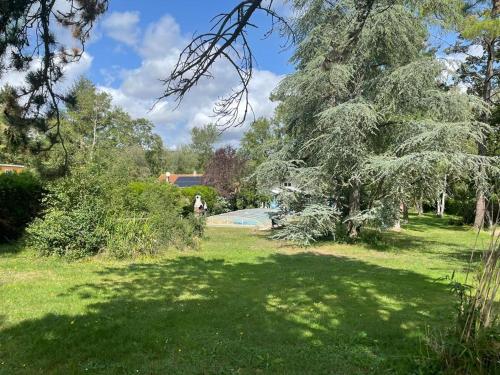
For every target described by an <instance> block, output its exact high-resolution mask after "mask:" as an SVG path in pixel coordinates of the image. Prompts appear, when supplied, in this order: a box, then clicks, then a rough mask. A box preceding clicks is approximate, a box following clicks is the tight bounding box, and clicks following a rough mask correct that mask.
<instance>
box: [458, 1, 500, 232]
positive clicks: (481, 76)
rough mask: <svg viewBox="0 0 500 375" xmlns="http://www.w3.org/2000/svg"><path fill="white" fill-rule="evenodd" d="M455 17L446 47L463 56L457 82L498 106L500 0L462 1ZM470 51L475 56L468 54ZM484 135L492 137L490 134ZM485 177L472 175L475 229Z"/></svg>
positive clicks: (481, 149) (481, 146)
mask: <svg viewBox="0 0 500 375" xmlns="http://www.w3.org/2000/svg"><path fill="white" fill-rule="evenodd" d="M459 16H460V17H459V18H458V20H457V21H456V23H455V29H456V31H457V32H458V33H459V38H458V39H457V42H456V44H455V45H454V46H453V47H452V48H449V51H450V52H452V53H463V54H465V55H466V59H465V61H464V63H463V64H461V66H460V69H459V75H458V81H459V82H460V83H462V84H465V86H466V87H467V90H468V92H469V93H471V94H473V95H477V96H478V97H480V98H482V99H483V100H484V101H485V102H486V103H488V104H489V105H490V106H492V107H495V106H498V105H499V103H500V99H499V96H498V95H499V94H500V93H499V82H500V64H499V56H500V52H499V43H500V18H499V16H500V0H479V1H478V0H462V1H461V2H460V13H459ZM473 49H475V50H476V53H472V50H473ZM478 50H479V52H478ZM480 120H481V121H483V122H492V118H491V117H490V116H489V115H488V113H485V114H484V115H483V117H482V118H481V119H480ZM495 131H498V130H495ZM488 136H489V137H495V135H494V132H493V133H490V134H488ZM487 144H488V141H481V142H478V143H477V149H478V154H479V155H480V156H488V155H489V153H488V147H487ZM487 175H488V173H487V171H486V170H485V168H484V167H483V166H481V167H480V169H479V171H478V174H477V176H476V214H475V219H474V227H475V228H478V229H479V228H481V227H482V226H483V223H484V217H485V213H486V207H487V192H488V186H487V185H488V183H487V182H488V176H487Z"/></svg>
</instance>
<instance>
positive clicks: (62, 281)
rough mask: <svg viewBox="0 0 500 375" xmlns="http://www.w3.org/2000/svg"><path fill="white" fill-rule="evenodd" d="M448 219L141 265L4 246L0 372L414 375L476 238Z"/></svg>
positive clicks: (219, 236) (208, 248) (212, 240)
mask: <svg viewBox="0 0 500 375" xmlns="http://www.w3.org/2000/svg"><path fill="white" fill-rule="evenodd" d="M446 223H447V219H442V220H438V219H435V218H432V217H431V216H427V217H422V218H417V217H412V218H411V225H407V226H406V227H405V230H404V231H403V232H401V233H387V234H385V235H384V238H383V240H379V241H377V242H376V243H375V244H372V245H356V246H352V245H335V244H331V243H321V244H319V245H318V246H316V247H314V248H310V249H306V250H304V249H297V248H292V247H289V246H285V245H284V244H282V243H281V244H280V243H277V242H273V241H269V240H267V239H266V238H265V236H264V235H263V234H259V233H253V232H252V231H250V230H244V229H220V228H217V229H209V230H208V233H207V237H206V239H205V240H204V241H203V242H202V245H201V248H200V250H197V251H185V252H182V253H180V252H176V253H169V255H168V256H165V257H162V258H161V259H143V260H135V261H133V262H132V261H129V262H117V261H109V260H103V259H93V260H87V261H81V262H75V263H67V262H65V261H63V260H58V259H54V258H49V259H47V258H45V259H44V258H37V257H35V256H33V255H32V254H30V253H29V252H27V251H22V249H19V248H18V247H15V246H11V247H3V248H1V250H0V374H74V373H89V374H191V373H195V374H223V373H228V374H229V373H240V374H253V373H283V374H323V373H328V374H358V373H359V374H372V373H401V374H406V373H408V372H409V371H410V370H411V368H412V366H413V365H412V361H411V358H412V357H413V356H415V355H417V354H418V353H419V351H420V347H421V337H422V335H423V334H424V333H425V329H426V326H427V325H433V326H435V325H437V326H439V325H442V324H444V323H450V319H451V313H452V309H453V299H452V297H451V296H450V294H449V292H448V290H447V286H446V283H447V282H446V281H445V280H439V278H441V277H443V276H446V275H450V274H451V273H452V271H453V270H456V271H457V272H458V273H459V274H460V275H462V273H463V271H464V267H465V265H466V259H467V258H468V254H469V251H470V249H471V248H472V247H473V245H474V242H475V239H476V236H475V234H474V233H473V232H472V231H470V230H468V229H466V228H462V227H453V226H448V225H447V224H446ZM487 238H488V237H487V236H486V235H484V236H481V237H480V239H479V243H478V246H479V247H486V243H487Z"/></svg>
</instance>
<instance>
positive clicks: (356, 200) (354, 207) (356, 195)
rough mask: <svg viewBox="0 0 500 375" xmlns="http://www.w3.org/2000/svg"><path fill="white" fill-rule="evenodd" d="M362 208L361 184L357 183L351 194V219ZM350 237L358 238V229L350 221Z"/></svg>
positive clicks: (353, 186)
mask: <svg viewBox="0 0 500 375" xmlns="http://www.w3.org/2000/svg"><path fill="white" fill-rule="evenodd" d="M360 208H361V184H360V182H359V181H356V182H355V183H354V184H353V185H352V187H351V191H350V193H349V217H353V216H355V215H356V214H358V213H359V210H360ZM347 229H348V231H349V237H351V238H356V237H357V236H358V232H359V230H358V227H357V225H356V224H354V223H353V221H352V220H351V221H349V225H348V228H347Z"/></svg>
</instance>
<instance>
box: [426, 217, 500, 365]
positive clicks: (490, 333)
mask: <svg viewBox="0 0 500 375" xmlns="http://www.w3.org/2000/svg"><path fill="white" fill-rule="evenodd" d="M497 223H498V220H497ZM497 226H498V224H497V225H495V226H494V227H493V228H492V235H491V240H490V243H489V247H488V250H487V251H484V252H482V255H481V261H480V262H479V264H477V265H476V264H475V263H474V256H475V253H476V251H475V250H473V251H472V252H471V256H470V259H469V267H468V271H467V275H466V278H465V281H464V282H463V283H461V282H456V281H453V276H452V283H451V284H450V285H451V288H452V291H453V292H455V294H456V295H457V296H458V304H457V319H456V325H455V327H452V328H451V329H449V330H448V332H446V333H445V334H444V335H430V338H429V345H430V348H431V352H432V353H433V354H434V355H433V356H431V357H430V359H431V360H430V361H429V362H428V364H427V366H426V370H425V371H426V373H444V374H500V322H499V316H498V315H499V314H498V309H499V301H498V297H497V296H498V290H499V288H500V267H499V266H500V264H499V263H500V262H499V258H500V236H499V235H498V234H497V231H496V229H497ZM476 243H477V240H476ZM469 280H470V281H469ZM428 359H429V358H428Z"/></svg>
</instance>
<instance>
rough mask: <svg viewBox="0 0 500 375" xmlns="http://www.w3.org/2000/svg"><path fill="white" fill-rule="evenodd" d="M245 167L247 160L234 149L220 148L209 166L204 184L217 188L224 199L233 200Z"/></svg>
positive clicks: (228, 147)
mask: <svg viewBox="0 0 500 375" xmlns="http://www.w3.org/2000/svg"><path fill="white" fill-rule="evenodd" d="M244 167H245V160H244V159H242V158H241V157H240V156H239V155H238V153H237V152H236V150H235V149H234V148H233V147H231V146H225V147H222V148H219V149H217V150H216V151H215V153H214V155H213V156H212V158H211V159H210V161H209V162H208V164H207V168H206V171H205V175H204V182H205V183H206V184H207V185H210V186H213V187H215V188H216V189H217V190H218V192H219V194H220V195H222V196H223V197H225V198H232V197H233V196H234V194H235V193H236V192H237V191H238V189H239V186H240V181H239V180H240V177H241V175H242V173H243V171H244Z"/></svg>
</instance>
